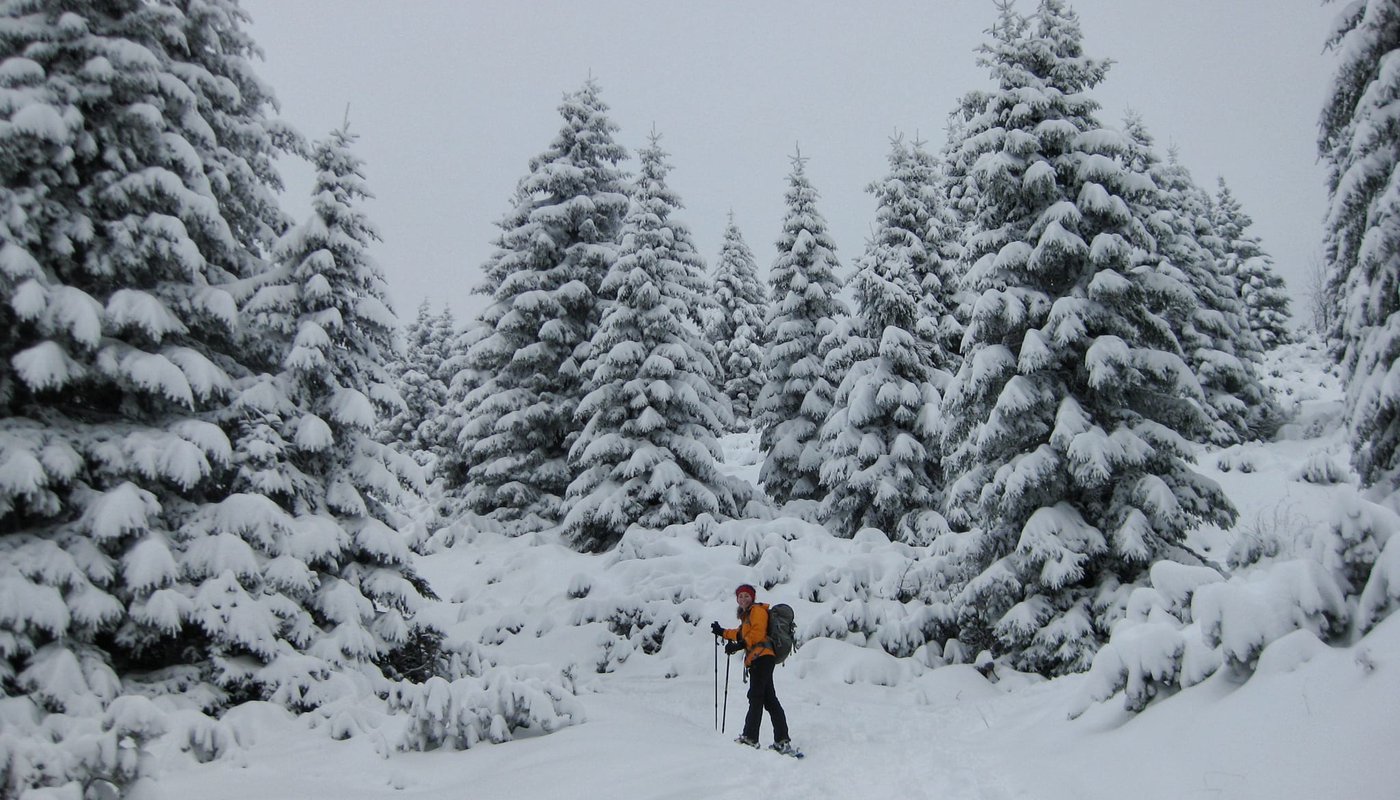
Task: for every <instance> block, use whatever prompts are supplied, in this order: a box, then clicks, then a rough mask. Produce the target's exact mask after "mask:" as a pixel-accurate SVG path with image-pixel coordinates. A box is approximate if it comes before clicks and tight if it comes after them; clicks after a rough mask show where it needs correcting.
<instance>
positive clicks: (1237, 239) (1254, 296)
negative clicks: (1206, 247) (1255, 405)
mask: <svg viewBox="0 0 1400 800" xmlns="http://www.w3.org/2000/svg"><path fill="white" fill-rule="evenodd" d="M1211 221H1212V223H1213V224H1214V226H1215V232H1216V235H1217V236H1219V237H1220V239H1221V243H1222V245H1223V247H1224V258H1225V265H1224V272H1225V274H1226V275H1228V276H1230V278H1231V279H1232V280H1233V281H1234V284H1235V291H1236V292H1237V293H1238V294H1239V297H1240V301H1241V302H1242V303H1244V309H1245V318H1246V319H1247V320H1248V322H1249V327H1250V329H1251V330H1253V331H1254V335H1255V336H1256V337H1258V339H1259V343H1260V344H1261V345H1263V347H1264V349H1265V350H1272V349H1274V348H1275V347H1278V346H1279V345H1281V344H1287V343H1288V342H1290V341H1292V340H1293V334H1292V333H1290V332H1289V330H1288V325H1289V321H1290V319H1291V313H1290V312H1289V310H1288V287H1287V286H1285V285H1284V282H1283V278H1282V277H1280V276H1279V274H1278V270H1276V269H1274V260H1273V258H1272V257H1271V256H1270V255H1269V254H1268V253H1266V252H1264V247H1263V245H1262V243H1261V242H1260V241H1259V237H1257V236H1254V235H1253V234H1251V233H1249V227H1250V226H1251V225H1253V224H1254V220H1252V219H1250V218H1249V215H1248V214H1246V213H1244V209H1243V207H1241V206H1240V201H1239V200H1237V199H1236V198H1235V194H1234V192H1231V191H1230V187H1229V186H1227V185H1226V184H1225V179H1224V178H1221V179H1220V183H1219V189H1218V191H1217V192H1216V195H1215V205H1214V208H1213V211H1212V220H1211Z"/></svg>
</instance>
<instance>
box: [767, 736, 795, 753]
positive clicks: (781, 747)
mask: <svg viewBox="0 0 1400 800" xmlns="http://www.w3.org/2000/svg"><path fill="white" fill-rule="evenodd" d="M768 749H770V750H774V751H776V752H779V753H782V754H783V755H785V756H795V755H797V754H798V753H797V748H796V747H793V746H792V742H790V741H788V740H787V739H784V740H782V741H781V742H774V743H773V746H772V747H770V748H768Z"/></svg>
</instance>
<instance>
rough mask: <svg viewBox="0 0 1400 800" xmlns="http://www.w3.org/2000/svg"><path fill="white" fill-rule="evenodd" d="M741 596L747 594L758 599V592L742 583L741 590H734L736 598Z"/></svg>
mask: <svg viewBox="0 0 1400 800" xmlns="http://www.w3.org/2000/svg"><path fill="white" fill-rule="evenodd" d="M741 594H747V595H748V596H749V597H758V590H757V589H755V588H753V587H752V586H750V585H748V584H747V583H741V584H739V588H738V589H735V590H734V596H735V597H738V596H739V595H741Z"/></svg>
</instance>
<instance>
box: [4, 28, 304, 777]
mask: <svg viewBox="0 0 1400 800" xmlns="http://www.w3.org/2000/svg"><path fill="white" fill-rule="evenodd" d="M186 12H188V13H186ZM242 22H243V20H242V16H241V14H240V13H238V12H237V7H236V6H235V5H233V4H230V3H221V2H211V3H203V4H185V3H152V2H137V0H132V1H131V2H104V3H95V2H76V1H75V2H42V1H41V0H30V1H28V2H6V3H3V4H0V63H3V64H4V68H3V69H0V149H2V150H3V152H4V153H5V156H4V158H3V159H0V609H3V610H0V695H3V696H5V697H6V698H9V700H7V705H8V708H9V711H8V712H7V714H6V723H5V724H6V726H16V725H22V724H29V723H30V722H32V723H34V724H35V725H36V726H37V725H42V726H44V728H43V730H42V732H39V731H38V729H37V728H36V730H35V731H34V732H33V733H32V735H29V736H27V737H21V738H23V739H25V740H27V741H28V742H29V743H30V744H31V745H32V746H33V747H34V749H32V750H28V751H27V753H28V755H27V756H26V757H25V758H12V757H11V756H13V755H14V754H13V753H8V752H5V753H0V763H4V764H6V767H5V768H4V769H0V773H4V777H3V781H4V789H3V790H0V793H5V794H8V793H10V792H14V793H15V794H19V793H21V792H22V791H23V790H24V789H29V788H38V787H47V786H62V785H64V784H65V783H67V782H68V781H70V780H74V781H87V780H89V779H99V778H100V779H102V780H106V781H108V782H109V783H114V784H117V785H120V784H121V783H122V782H123V781H126V780H127V779H130V778H132V777H133V776H132V772H131V770H134V769H136V768H137V767H136V766H135V755H134V754H130V751H128V750H125V749H124V748H121V747H119V746H118V744H119V741H120V740H121V739H122V738H123V737H125V736H126V735H128V732H130V733H131V735H133V736H134V737H135V740H136V741H138V742H139V741H142V740H144V739H146V738H149V735H153V732H155V731H156V728H158V727H159V726H160V723H159V713H158V712H156V711H155V710H154V708H147V711H149V712H150V713H149V714H147V713H146V712H145V711H141V709H139V708H137V706H140V705H141V703H142V702H144V701H141V700H140V698H134V697H118V696H119V695H121V694H122V693H123V692H126V691H128V690H129V689H131V688H132V687H131V684H132V682H133V681H136V680H139V679H143V678H149V677H150V676H151V675H152V674H159V673H155V671H156V670H165V672H164V673H163V674H164V675H167V676H169V675H173V674H175V673H177V672H184V673H187V674H193V675H194V678H195V679H194V680H192V681H188V682H183V681H182V680H181V679H176V680H172V681H171V682H169V683H163V684H162V683H154V682H152V683H151V684H150V685H149V687H148V688H147V689H146V690H145V691H161V690H162V687H165V688H170V687H173V686H175V685H176V684H180V685H182V686H183V687H184V688H188V689H189V690H190V691H189V693H188V694H187V695H185V696H186V697H191V698H200V699H202V700H209V701H210V704H217V699H216V698H211V697H208V696H207V695H203V696H202V695H201V693H200V691H199V690H198V689H197V688H196V687H195V684H197V683H198V680H199V677H200V676H201V675H203V674H205V673H203V672H202V670H204V669H205V668H206V667H207V666H208V664H209V659H210V656H211V649H210V648H209V646H208V644H209V641H208V637H207V636H205V635H204V634H203V632H202V629H201V620H200V619H198V618H197V617H196V616H195V608H196V599H197V596H198V593H199V588H198V586H197V580H196V579H195V578H193V577H192V573H191V571H190V565H191V563H192V562H194V561H197V560H200V559H208V558H209V557H210V555H211V554H212V553H214V552H216V551H217V550H218V548H219V545H220V540H219V539H217V538H215V537H209V536H206V535H204V532H203V531H201V530H200V528H199V526H198V525H197V524H196V521H197V520H198V519H200V518H201V517H202V516H203V515H205V514H208V513H211V512H212V511H213V509H216V508H217V507H218V505H217V504H218V503H219V501H220V500H222V499H223V498H224V497H225V496H226V495H227V493H228V488H227V487H228V484H229V479H230V471H231V465H232V462H233V448H232V446H231V443H230V440H229V437H228V435H227V434H226V432H225V430H224V429H223V428H222V427H221V425H220V423H221V422H222V420H223V418H224V412H225V410H226V405H227V402H228V398H229V397H230V395H231V392H232V388H233V385H234V382H235V381H236V380H238V379H239V378H241V377H242V376H244V375H246V374H247V373H248V372H249V367H248V356H247V354H246V353H245V350H244V348H243V347H242V342H241V341H240V340H239V338H238V335H237V331H238V329H239V319H238V313H237V302H236V295H237V293H238V291H239V290H238V288H237V287H238V285H239V284H240V283H241V282H243V281H245V280H246V279H248V278H250V277H252V276H253V275H254V274H255V273H257V272H258V271H259V270H260V269H261V268H262V260H261V257H260V256H261V253H263V252H264V247H265V245H266V244H267V243H268V242H270V240H271V237H272V236H274V235H275V234H277V233H280V231H281V230H283V228H284V227H285V224H286V222H285V218H284V216H283V215H282V213H281V212H280V210H279V209H278V208H277V207H276V205H275V201H274V200H273V198H274V197H275V194H276V190H277V188H278V182H277V180H276V177H275V173H274V172H273V171H272V167H271V165H272V163H273V162H274V161H275V159H276V157H277V156H278V154H279V149H280V147H281V145H282V144H283V143H286V139H285V137H286V131H280V130H278V129H277V128H276V127H275V126H274V125H272V124H271V123H270V122H269V120H268V116H267V115H268V113H269V112H270V110H271V108H272V105H273V101H272V97H271V95H270V94H269V92H268V91H267V89H266V87H265V86H264V85H263V84H261V83H260V82H258V81H257V80H256V78H255V77H254V75H253V72H252V70H251V68H250V66H249V59H250V56H252V55H253V53H254V48H253V46H252V44H251V42H250V41H249V40H248V39H247V38H246V36H245V35H244V34H243V33H242V32H241V29H240V26H241V25H242ZM196 47H197V51H196V50H195V48H196ZM203 622H204V623H207V624H208V625H209V626H210V627H219V628H224V629H227V628H228V627H232V625H233V624H234V623H233V622H231V621H230V622H225V621H224V620H223V619H222V618H214V619H207V620H203ZM181 677H182V678H183V675H182V676H181ZM136 712H139V713H136ZM138 718H140V719H138ZM22 720H25V722H21V721H22ZM141 720H144V721H141ZM128 723H131V724H130V725H129V724H128ZM132 725H135V726H136V727H139V728H141V731H136V730H135V729H134V728H132ZM11 730H12V731H13V730H14V728H13V727H11ZM70 741H71V742H76V744H75V745H74V747H72V748H66V749H67V752H63V753H60V752H59V750H62V749H65V745H66V743H68V742H70ZM123 754H130V756H129V757H128V755H123ZM70 787H71V784H70ZM64 791H69V789H65V790H64ZM78 791H81V790H78Z"/></svg>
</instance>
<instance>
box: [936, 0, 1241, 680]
mask: <svg viewBox="0 0 1400 800" xmlns="http://www.w3.org/2000/svg"><path fill="white" fill-rule="evenodd" d="M983 52H984V57H983V63H984V64H985V65H986V66H988V67H989V68H990V70H991V73H992V76H993V78H994V79H995V81H996V83H997V85H998V87H997V89H996V90H995V91H991V92H988V93H986V95H985V100H984V105H983V107H982V110H981V112H980V113H978V114H976V115H974V116H971V117H970V118H969V119H970V121H969V124H968V128H967V134H968V136H967V138H966V140H965V144H964V146H963V147H962V149H961V150H960V152H959V153H958V154H957V155H956V158H957V160H958V161H959V162H961V163H962V164H965V165H966V167H967V168H966V169H965V170H964V171H963V173H962V174H964V175H966V178H964V180H965V181H966V183H967V185H966V186H964V187H963V188H962V190H961V193H960V194H961V196H962V198H963V199H964V202H965V204H966V213H967V220H968V222H969V224H970V225H971V229H970V230H969V232H968V239H967V250H966V258H967V260H968V261H969V263H970V266H969V270H968V273H967V278H966V279H967V281H968V284H969V286H970V287H971V288H973V289H974V290H976V291H978V292H980V297H979V299H978V300H977V303H976V306H975V308H974V310H973V314H972V318H971V320H970V321H969V326H968V329H967V333H966V336H965V338H964V357H965V360H964V362H963V365H962V368H961V369H960V370H959V372H958V375H957V376H956V378H955V380H954V382H953V383H952V385H951V386H950V387H949V389H948V393H947V399H946V402H945V413H946V417H945V425H946V433H945V438H944V441H945V452H946V454H947V455H946V458H945V467H944V468H945V470H946V471H947V473H948V474H949V475H951V476H956V480H955V482H954V483H953V484H951V485H950V487H949V489H948V502H947V508H948V512H949V514H950V515H951V521H952V522H953V523H954V524H957V525H971V526H973V527H972V530H971V532H970V533H969V534H966V535H963V538H965V539H967V540H969V542H970V544H969V545H968V546H967V547H966V548H965V551H966V552H967V553H968V558H969V563H968V564H967V565H966V575H967V577H966V580H965V583H964V585H963V586H962V589H961V594H960V597H959V603H960V618H959V622H960V626H961V630H960V638H961V639H962V641H963V643H964V644H971V645H973V646H976V647H979V648H981V647H988V648H990V649H992V650H993V651H994V652H997V653H1001V654H1005V655H1006V656H1007V657H1008V658H1009V659H1010V660H1011V662H1012V663H1013V664H1014V665H1016V666H1017V667H1018V668H1022V669H1027V670H1034V671H1037V672H1041V673H1043V674H1060V673H1065V672H1069V671H1074V670H1082V669H1084V668H1086V667H1087V666H1088V665H1089V662H1090V659H1091V658H1092V657H1093V654H1094V652H1095V651H1096V650H1097V649H1098V647H1099V645H1100V643H1101V642H1102V641H1103V640H1104V638H1105V637H1106V636H1107V633H1108V627H1109V624H1110V623H1111V622H1112V621H1113V619H1114V617H1115V615H1116V614H1117V613H1119V612H1118V611H1117V604H1119V603H1120V602H1121V600H1122V599H1123V597H1125V596H1126V590H1127V588H1129V587H1131V586H1132V585H1133V584H1134V583H1135V582H1137V581H1139V580H1141V579H1143V577H1144V575H1145V573H1146V570H1147V569H1148V568H1149V567H1150V565H1151V564H1152V563H1154V562H1156V561H1159V560H1164V559H1173V560H1175V559H1181V560H1192V557H1191V556H1190V555H1189V554H1188V553H1187V552H1186V551H1185V550H1183V549H1182V548H1181V547H1180V542H1181V540H1182V538H1183V537H1184V535H1185V534H1186V532H1187V530H1188V529H1189V528H1190V527H1191V526H1193V525H1194V524H1196V523H1198V522H1200V521H1203V520H1205V521H1212V522H1218V523H1222V524H1228V523H1229V522H1230V521H1231V520H1233V518H1234V510H1233V508H1231V506H1230V504H1229V501H1228V500H1227V499H1226V497H1225V495H1224V494H1223V493H1222V492H1221V490H1220V489H1219V487H1217V486H1216V485H1214V484H1213V483H1211V482H1210V481H1207V480H1205V479H1203V478H1201V477H1200V476H1198V475H1197V474H1195V473H1194V472H1193V471H1192V470H1191V468H1190V466H1189V464H1188V460H1189V458H1190V444H1189V442H1188V441H1187V438H1186V437H1188V436H1195V435H1197V434H1198V432H1199V430H1200V429H1201V428H1202V427H1204V426H1205V425H1206V424H1208V420H1207V418H1206V416H1205V414H1204V413H1203V412H1202V411H1201V409H1200V406H1199V394H1200V390H1199V388H1198V387H1197V386H1196V382H1195V380H1194V378H1193V377H1192V375H1191V373H1190V370H1189V369H1188V368H1187V366H1186V365H1185V363H1183V360H1182V358H1181V355H1180V348H1179V346H1178V344H1177V342H1176V340H1175V338H1174V336H1173V335H1172V332H1171V330H1170V327H1169V326H1168V324H1167V321H1166V320H1165V319H1163V318H1162V317H1161V316H1160V315H1159V314H1158V313H1157V312H1156V311H1155V309H1158V308H1162V307H1165V306H1166V305H1168V304H1170V303H1174V302H1181V301H1182V299H1183V298H1189V297H1190V295H1189V289H1188V288H1187V287H1185V286H1183V285H1181V283H1180V281H1178V280H1175V279H1173V278H1171V277H1170V276H1167V275H1163V274H1161V273H1159V272H1158V271H1157V270H1156V269H1155V263H1154V261H1155V257H1154V256H1153V254H1152V248H1153V247H1154V245H1155V243H1154V241H1153V239H1152V236H1151V232H1150V228H1149V227H1148V220H1146V219H1144V218H1143V211H1142V201H1143V199H1144V196H1145V195H1146V194H1148V193H1150V192H1151V190H1152V183H1151V181H1150V179H1149V178H1148V176H1147V175H1145V174H1143V173H1141V172H1140V171H1134V170H1133V169H1132V168H1131V166H1130V161H1131V156H1132V153H1131V145H1130V144H1129V142H1128V141H1127V139H1126V138H1125V137H1124V136H1123V135H1122V134H1120V133H1117V132H1114V131H1111V130H1108V129H1105V128H1103V127H1102V126H1101V125H1100V124H1099V123H1098V121H1097V119H1096V118H1095V111H1096V110H1097V108H1098V105H1097V103H1096V102H1095V101H1094V100H1093V99H1092V97H1091V95H1090V91H1091V90H1092V89H1093V88H1094V87H1095V86H1096V85H1097V84H1098V83H1099V82H1100V81H1101V80H1102V79H1103V77H1104V74H1105V72H1106V71H1107V68H1108V65H1107V63H1106V62H1104V61H1100V60H1097V59H1092V58H1089V57H1087V56H1086V55H1085V54H1084V52H1083V48H1082V44H1081V33H1080V28H1079V22H1078V19H1077V17H1076V16H1075V15H1074V14H1073V13H1072V12H1071V11H1070V10H1069V9H1068V8H1067V7H1066V6H1065V3H1064V2H1063V0H1042V1H1041V3H1040V4H1039V7H1038V9H1037V11H1036V12H1035V14H1033V15H1032V16H1031V17H1029V18H1026V19H1023V18H1018V17H1017V16H1015V15H1014V12H1012V11H1011V10H1010V9H1009V8H1007V9H1004V10H1003V15H1002V20H1001V21H1000V23H999V25H998V26H997V27H996V28H994V36H993V39H992V41H991V42H990V43H988V44H987V45H985V46H984V48H983Z"/></svg>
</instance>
